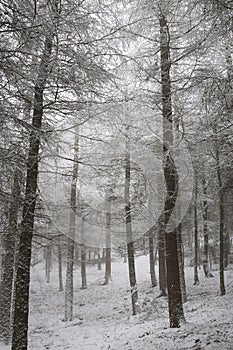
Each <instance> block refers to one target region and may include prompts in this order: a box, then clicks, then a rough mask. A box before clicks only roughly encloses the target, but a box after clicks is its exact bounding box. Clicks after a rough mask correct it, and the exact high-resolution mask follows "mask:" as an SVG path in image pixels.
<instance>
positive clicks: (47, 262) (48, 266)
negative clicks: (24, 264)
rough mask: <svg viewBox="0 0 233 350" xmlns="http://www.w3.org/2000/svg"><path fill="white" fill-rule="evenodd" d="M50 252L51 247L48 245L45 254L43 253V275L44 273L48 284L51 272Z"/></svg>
mask: <svg viewBox="0 0 233 350" xmlns="http://www.w3.org/2000/svg"><path fill="white" fill-rule="evenodd" d="M51 254H52V251H51V245H50V244H49V245H48V246H47V247H46V253H45V265H46V266H45V273H46V282H47V283H50V272H51V263H52V255H51Z"/></svg>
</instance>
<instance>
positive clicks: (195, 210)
mask: <svg viewBox="0 0 233 350" xmlns="http://www.w3.org/2000/svg"><path fill="white" fill-rule="evenodd" d="M197 186H198V184H197V174H195V202H194V285H195V284H199V277H198V248H199V247H198V218H197V193H198V188H197Z"/></svg>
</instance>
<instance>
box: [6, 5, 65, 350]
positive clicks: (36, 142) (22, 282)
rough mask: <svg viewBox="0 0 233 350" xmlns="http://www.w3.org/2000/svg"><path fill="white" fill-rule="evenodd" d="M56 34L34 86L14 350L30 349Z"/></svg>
mask: <svg viewBox="0 0 233 350" xmlns="http://www.w3.org/2000/svg"><path fill="white" fill-rule="evenodd" d="M54 6H55V7H54V8H53V12H52V14H53V17H55V18H57V16H58V14H59V7H58V6H59V5H58V2H55V3H54ZM54 31H55V28H54V26H51V27H50V28H49V29H48V31H47V33H46V36H45V40H44V49H43V53H42V56H41V59H40V64H39V68H38V74H37V80H36V83H35V87H34V105H33V118H32V130H31V133H30V144H29V152H28V157H27V174H26V189H25V201H24V205H23V219H22V223H21V232H20V242H19V251H18V268H17V273H16V282H15V283H16V291H15V310H14V321H13V337H12V350H25V349H27V337H28V311H29V305H28V304H29V284H30V262H31V246H32V235H33V226H34V213H35V204H36V197H37V181H38V166H39V146H40V131H41V127H42V119H43V99H44V90H45V86H46V82H47V79H48V76H49V70H50V62H51V55H52V49H53V39H54Z"/></svg>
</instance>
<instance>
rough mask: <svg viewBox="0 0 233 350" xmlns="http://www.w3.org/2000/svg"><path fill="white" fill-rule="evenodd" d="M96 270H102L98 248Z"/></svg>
mask: <svg viewBox="0 0 233 350" xmlns="http://www.w3.org/2000/svg"><path fill="white" fill-rule="evenodd" d="M98 270H102V266H101V256H100V248H98Z"/></svg>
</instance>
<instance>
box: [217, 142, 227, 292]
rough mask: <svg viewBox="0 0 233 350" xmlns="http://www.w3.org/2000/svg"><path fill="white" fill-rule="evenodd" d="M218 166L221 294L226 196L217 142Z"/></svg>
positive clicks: (222, 289) (223, 289)
mask: <svg viewBox="0 0 233 350" xmlns="http://www.w3.org/2000/svg"><path fill="white" fill-rule="evenodd" d="M216 167H217V178H218V187H219V191H218V192H219V240H220V262H219V277H220V292H221V295H225V294H226V289H225V282H224V219H225V218H224V196H223V185H222V173H221V165H220V157H219V147H218V144H217V142H216Z"/></svg>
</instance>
